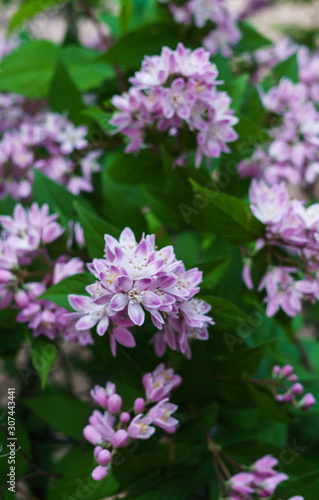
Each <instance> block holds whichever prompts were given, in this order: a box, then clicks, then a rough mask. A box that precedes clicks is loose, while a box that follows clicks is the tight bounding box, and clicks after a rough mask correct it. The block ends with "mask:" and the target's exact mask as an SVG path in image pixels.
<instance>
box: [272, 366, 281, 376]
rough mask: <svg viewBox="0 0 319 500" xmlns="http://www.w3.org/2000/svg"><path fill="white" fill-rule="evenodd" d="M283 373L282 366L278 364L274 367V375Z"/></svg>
mask: <svg viewBox="0 0 319 500" xmlns="http://www.w3.org/2000/svg"><path fill="white" fill-rule="evenodd" d="M280 374H281V368H280V366H278V365H276V366H274V367H273V369H272V376H273V377H278V376H279V375H280Z"/></svg>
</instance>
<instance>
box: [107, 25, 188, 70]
mask: <svg viewBox="0 0 319 500" xmlns="http://www.w3.org/2000/svg"><path fill="white" fill-rule="evenodd" d="M163 40H165V45H166V46H167V47H171V48H174V49H175V48H176V46H177V44H178V42H179V41H180V38H179V37H178V36H177V35H176V34H175V33H174V31H173V30H172V27H171V25H169V24H159V23H155V24H152V25H149V26H143V27H142V28H138V29H136V30H134V31H131V32H129V33H127V34H126V35H124V36H123V37H122V38H120V40H119V41H118V42H117V43H115V44H114V45H113V46H112V47H111V48H110V49H109V50H108V51H107V52H106V54H103V55H102V56H101V60H103V61H104V60H105V61H108V62H111V63H114V64H120V65H121V66H122V67H123V68H125V69H136V67H139V66H140V64H141V61H142V59H143V58H144V56H145V54H146V55H155V54H160V52H161V50H162V47H163Z"/></svg>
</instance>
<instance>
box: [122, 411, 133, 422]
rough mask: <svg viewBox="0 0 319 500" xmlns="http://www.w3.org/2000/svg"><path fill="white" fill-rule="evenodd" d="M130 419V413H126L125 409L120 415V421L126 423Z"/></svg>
mask: <svg viewBox="0 0 319 500" xmlns="http://www.w3.org/2000/svg"><path fill="white" fill-rule="evenodd" d="M130 420H131V416H130V414H129V413H127V411H123V412H122V413H121V415H120V422H122V424H127V423H128V422H129V421H130Z"/></svg>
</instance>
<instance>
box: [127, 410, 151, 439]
mask: <svg viewBox="0 0 319 500" xmlns="http://www.w3.org/2000/svg"><path fill="white" fill-rule="evenodd" d="M151 423H152V419H151V418H150V417H143V415H142V414H141V413H140V414H138V415H136V417H134V418H133V420H132V421H131V423H130V425H129V426H128V434H129V436H130V437H131V438H134V439H148V438H150V437H151V436H152V435H153V434H154V432H155V427H152V426H151Z"/></svg>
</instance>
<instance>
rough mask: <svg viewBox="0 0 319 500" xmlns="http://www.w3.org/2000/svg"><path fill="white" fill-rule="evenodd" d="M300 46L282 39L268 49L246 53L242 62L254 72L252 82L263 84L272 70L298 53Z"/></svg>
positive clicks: (287, 39) (289, 40)
mask: <svg viewBox="0 0 319 500" xmlns="http://www.w3.org/2000/svg"><path fill="white" fill-rule="evenodd" d="M297 49H298V46H297V45H296V44H295V42H294V41H293V40H291V39H290V38H288V37H286V38H281V39H280V40H279V41H278V42H276V43H274V44H273V45H269V46H267V47H263V48H261V49H257V50H255V52H245V53H244V54H242V60H241V61H240V62H241V64H243V65H244V66H245V67H246V66H247V69H250V70H253V75H252V81H253V82H254V83H258V82H261V81H262V80H263V79H264V77H266V76H267V75H269V72H270V70H271V69H273V68H274V67H275V66H277V64H279V63H280V62H282V61H285V60H286V59H288V58H289V57H291V56H292V55H293V54H295V53H296V51H297Z"/></svg>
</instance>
